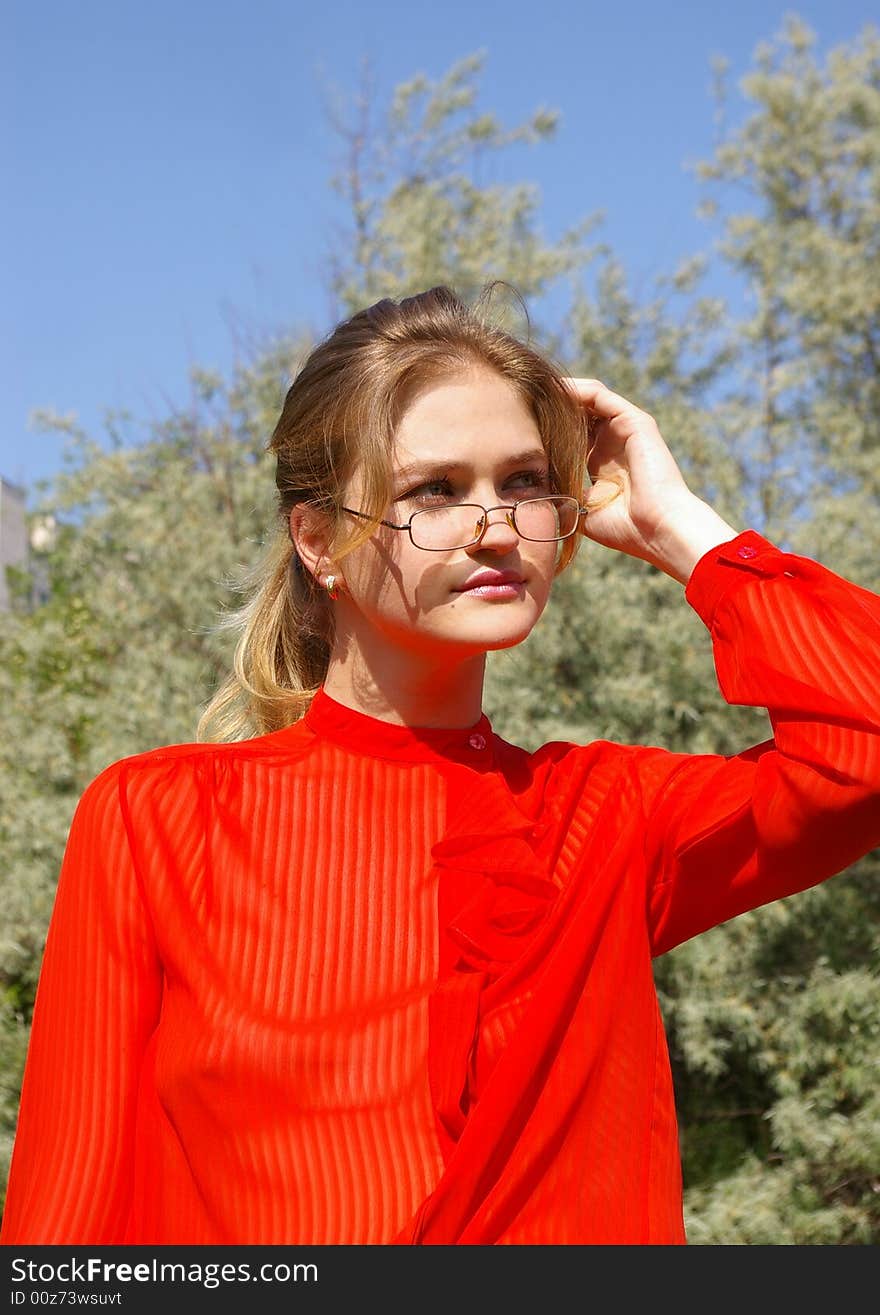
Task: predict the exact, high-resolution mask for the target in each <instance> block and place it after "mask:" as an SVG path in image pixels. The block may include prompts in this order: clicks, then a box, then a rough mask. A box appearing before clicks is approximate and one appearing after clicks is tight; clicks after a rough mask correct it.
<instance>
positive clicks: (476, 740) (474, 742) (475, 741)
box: [468, 735, 486, 749]
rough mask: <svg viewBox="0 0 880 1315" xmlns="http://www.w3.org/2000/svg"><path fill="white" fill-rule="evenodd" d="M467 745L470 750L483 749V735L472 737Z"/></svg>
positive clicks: (484, 742) (484, 740)
mask: <svg viewBox="0 0 880 1315" xmlns="http://www.w3.org/2000/svg"><path fill="white" fill-rule="evenodd" d="M468 744H469V745H470V746H471V748H472V749H485V747H486V737H485V735H472V736H471V738H470V739H469V740H468Z"/></svg>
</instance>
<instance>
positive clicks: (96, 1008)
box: [0, 760, 162, 1245]
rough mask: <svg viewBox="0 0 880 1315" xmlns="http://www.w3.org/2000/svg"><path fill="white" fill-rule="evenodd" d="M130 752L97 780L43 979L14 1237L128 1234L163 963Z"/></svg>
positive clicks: (71, 848)
mask: <svg viewBox="0 0 880 1315" xmlns="http://www.w3.org/2000/svg"><path fill="white" fill-rule="evenodd" d="M124 785H125V766H124V760H121V761H120V762H119V763H114V764H112V765H111V766H110V767H108V768H106V769H105V770H104V771H103V772H102V773H101V774H100V775H99V776H97V777H96V778H95V779H94V780H93V781H92V782H91V784H90V785H89V786H88V787H87V788H86V790H85V791H84V793H83V795H82V797H81V798H80V800H79V803H78V804H77V808H76V811H75V813H74V816H73V821H72V823H71V827H70V831H69V834H68V838H67V846H66V849H65V853H64V859H63V862H62V864H61V872H60V875H59V880H58V888H57V891H56V896H55V904H54V908H53V912H52V918H51V921H50V924H49V931H48V935H47V938H46V947H45V952H44V955H43V962H42V967H41V972H40V979H39V982H38V986H37V995H36V1000H35V1005H34V1016H33V1022H32V1026H31V1034H30V1041H29V1046H28V1054H27V1062H26V1065H25V1071H24V1081H23V1085H22V1094H21V1102H20V1105H19V1115H18V1128H17V1132H16V1138H15V1143H14V1147H13V1155H12V1163H11V1166H10V1173H9V1179H8V1183H7V1194H6V1204H5V1209H4V1214H3V1223H2V1229H0V1243H3V1244H25V1245H27V1244H48V1243H69V1244H78V1243H100V1242H104V1243H119V1242H122V1241H124V1233H125V1227H126V1223H127V1219H128V1213H129V1207H130V1194H131V1188H132V1166H133V1142H134V1128H135V1115H136V1101H137V1090H138V1077H139V1070H140V1062H141V1058H142V1056H143V1053H144V1049H145V1047H146V1044H147V1041H148V1039H149V1036H150V1033H151V1032H152V1031H153V1029H154V1028H155V1026H156V1022H157V1020H158V1013H159V1006H160V1002H161V993H162V973H161V967H160V964H159V960H158V955H157V952H156V945H155V941H154V937H153V928H152V924H151V922H150V917H149V914H148V912H147V909H146V906H145V903H144V899H143V892H142V890H141V888H140V882H139V879H138V874H137V872H136V869H135V864H134V860H133V855H132V847H131V837H130V835H129V832H128V829H127V826H126V811H125V790H124Z"/></svg>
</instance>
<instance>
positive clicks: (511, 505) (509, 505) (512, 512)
mask: <svg viewBox="0 0 880 1315" xmlns="http://www.w3.org/2000/svg"><path fill="white" fill-rule="evenodd" d="M551 498H565V499H566V500H567V501H568V502H573V503H575V504H576V505H577V509H578V513H577V519H576V520H575V523H574V525H573V526H572V528H571V529H570V530H569V531H568V533H567V534H558V535H556V537H555V538H553V539H532V538H530V537H529V535H528V534H523V533H521V531H520V530H519V528H518V526H517V524H516V513H517V508H518V507H522V506H524V505H525V504H526V503H529V502H548V501H549V500H550V499H551ZM455 506H456V507H473V508H474V509H475V510H476V511H479V512H482V516H481V517H480V519H481V520H482V522H483V528H482V529H481V530H480V532H479V534H478V535H477V536H476V537H475V538H473V539H471V540H470V542H469V543H460V544H457V545H456V546H455V547H453V548H425V547H424V546H423V545H422V544H421V543H416V541H415V539H414V538H413V532H412V523H413V521H414V520H416V518H417V517H419V516H425V515H427V516H430V515H431V513H432V512H434V511H436V510H440V509H439V508H435V507H420V508H419V510H418V511H414V512H413V514H412V515H411V516H410V518H409V520H408V521H405V522H404V524H403V525H395V524H394V522H393V521H386V520H380V521H379V524H380V525H387V526H388V528H389V530H407V531H408V533H409V539H410V543H411V544H412V546H413V547H414V548H418V549H419V551H420V552H457V551H458V549H459V548H473V546H474V544H476V543H479V542H480V541H481V540H482V538H483V535H484V534H485V533H486V531H487V530H488V528H489V512H490V511H506V512H507V516H506V520H507V523H508V525H509V526H510V528H511V529H512V530H514V531H515V533H516V534H518V535H519V537H520V538H521V539H525V540H526V541H527V542H528V543H561V542H562V540H563V539H570V538H571V536H572V535H573V534H576V533H577V528H578V520H579V519H580V517H581V516H585V515H586V514H587V512H588V510H589V508H588V507H582V506H581V505H580V504H579V503H578V500H577V498H575V497H572V495H571V494H568V493H544V494H541V496H540V497H537V498H523V499H522V500H521V501H520V502H499V503H497V504H496V505H495V506H494V507H484V506H483V505H482V504H481V503H479V502H457V503H455ZM340 510H341V511H347V512H348V514H349V515H350V516H360V518H361V519H362V520H365V521H369V520H372V519H373V518H372V516H368V515H367V514H366V512H363V511H355V510H354V508H353V507H341V508H340ZM497 523H500V522H496V524H497Z"/></svg>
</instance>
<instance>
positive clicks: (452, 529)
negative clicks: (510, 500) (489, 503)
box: [410, 502, 483, 549]
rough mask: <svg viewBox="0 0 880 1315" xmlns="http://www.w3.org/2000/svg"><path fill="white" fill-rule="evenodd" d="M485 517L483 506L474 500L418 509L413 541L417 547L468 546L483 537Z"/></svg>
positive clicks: (414, 517) (412, 528)
mask: <svg viewBox="0 0 880 1315" xmlns="http://www.w3.org/2000/svg"><path fill="white" fill-rule="evenodd" d="M482 517H483V508H482V507H478V506H477V504H476V503H470V502H459V503H458V504H457V505H455V506H452V507H429V508H428V509H427V510H425V511H417V512H416V513H415V515H414V516H413V517H412V520H411V521H410V530H411V533H412V539H413V543H414V544H415V545H416V547H417V548H435V549H437V548H466V547H468V545H469V544H472V543H474V542H476V540H477V539H478V538H479V537H480V530H481V529H482V524H483V521H482Z"/></svg>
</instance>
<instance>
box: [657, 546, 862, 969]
mask: <svg viewBox="0 0 880 1315" xmlns="http://www.w3.org/2000/svg"><path fill="white" fill-rule="evenodd" d="M685 597H686V599H687V600H688V602H689V603H690V604H691V606H692V607H693V608H694V609H695V610H696V612H697V613H698V615H699V616H700V617H701V618H702V620H703V621H704V622H705V624H706V626H707V627H708V629H709V631H710V633H711V636H712V645H713V654H714V659H715V668H716V672H717V676H718V683H719V686H720V688H721V692H722V694H723V696H724V698H725V699H726V701H727V702H728V703H731V704H733V703H739V704H748V705H752V706H756V707H766V708H767V711H768V713H769V717H770V723H771V726H772V728H773V738H772V739H770V740H767V741H765V742H763V743H761V744H758V745H755V746H753V747H752V748H749V749H747V750H745V751H744V752H743V753H740V754H736V755H733V756H731V757H725V756H724V755H720V754H718V755H716V754H679V753H671V752H669V751H667V750H664V749H646V750H644V752H643V753H642V754H641V755H640V756H639V757H638V759H637V761H636V765H637V771H638V773H639V779H640V785H641V789H642V796H643V799H644V808H645V854H646V858H647V865H648V879H649V880H648V908H649V920H650V926H651V934H652V940H653V947H654V952H655V953H656V954H661V953H664V952H665V951H666V950H669V949H671V948H672V947H673V946H674V945H678V944H679V943H680V942H682V941H684V940H687V939H688V938H689V937H691V936H694V935H696V934H697V933H699V932H700V931H703V930H705V929H706V928H708V927H712V926H714V925H716V924H717V923H719V922H723V921H726V920H727V919H728V918H731V917H734V916H735V915H737V914H739V913H742V912H744V911H745V910H747V909H751V908H755V907H757V906H758V905H760V904H766V903H768V902H769V901H771V900H775V899H778V898H780V897H781V896H784V895H790V894H792V893H794V892H795V891H798V890H803V889H805V888H806V887H808V886H812V885H815V884H817V883H818V882H820V881H823V880H824V879H825V878H827V877H830V876H833V875H834V874H835V873H838V872H841V871H842V870H843V869H844V868H845V867H847V866H848V865H849V864H851V863H853V862H855V861H856V860H857V859H858V858H860V857H862V856H863V855H864V854H866V853H869V852H870V851H871V850H872V849H874V848H876V847H877V846H880V596H878V595H877V594H873V593H871V592H869V591H868V590H866V589H862V588H861V587H860V586H858V585H856V584H853V583H851V582H850V581H849V580H846V579H844V578H843V577H841V576H839V575H836V574H835V573H834V572H833V571H830V570H828V569H827V568H826V567H824V566H822V565H821V564H820V563H818V562H815V561H813V560H812V559H811V558H809V557H802V556H798V555H796V554H793V553H785V552H782V551H781V550H780V549H779V548H777V547H776V546H775V545H774V544H772V543H771V542H770V541H769V540H767V539H766V538H764V537H763V536H761V535H760V534H758V533H756V532H755V531H754V530H746V531H744V532H743V533H742V534H739V535H737V536H736V537H735V538H733V539H732V540H731V541H730V542H727V543H723V544H721V545H719V546H716V547H714V548H712V549H711V550H710V551H708V552H707V553H706V554H705V555H704V556H703V557H702V558H700V560H699V561H698V562H697V564H696V566H695V567H694V569H693V572H692V574H691V576H690V578H689V580H688V584H687V587H686V590H685Z"/></svg>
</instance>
